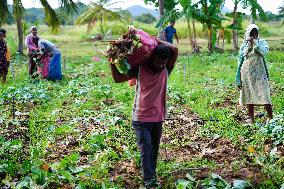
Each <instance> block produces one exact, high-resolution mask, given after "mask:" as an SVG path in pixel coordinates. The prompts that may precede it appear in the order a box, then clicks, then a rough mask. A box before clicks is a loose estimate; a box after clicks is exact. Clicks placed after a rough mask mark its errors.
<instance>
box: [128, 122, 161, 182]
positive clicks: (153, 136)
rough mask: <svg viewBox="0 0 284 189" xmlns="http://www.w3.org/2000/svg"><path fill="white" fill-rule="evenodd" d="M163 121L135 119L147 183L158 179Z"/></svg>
mask: <svg viewBox="0 0 284 189" xmlns="http://www.w3.org/2000/svg"><path fill="white" fill-rule="evenodd" d="M162 125H163V122H139V121H133V122H132V126H133V128H134V131H135V134H136V140H137V143H138V147H139V150H140V157H141V163H142V171H143V180H144V182H145V184H147V183H150V182H151V180H155V179H157V176H156V166H157V158H158V152H159V145H160V139H161V135H162Z"/></svg>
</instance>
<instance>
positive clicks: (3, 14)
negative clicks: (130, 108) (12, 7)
mask: <svg viewBox="0 0 284 189" xmlns="http://www.w3.org/2000/svg"><path fill="white" fill-rule="evenodd" d="M8 14H9V11H8V2H7V0H2V1H0V25H2V24H3V23H4V22H5V20H6V18H7V16H8Z"/></svg>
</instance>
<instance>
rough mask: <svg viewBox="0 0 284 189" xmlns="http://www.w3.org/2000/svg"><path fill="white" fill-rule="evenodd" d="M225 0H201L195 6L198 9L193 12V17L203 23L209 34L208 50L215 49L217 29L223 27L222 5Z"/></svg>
mask: <svg viewBox="0 0 284 189" xmlns="http://www.w3.org/2000/svg"><path fill="white" fill-rule="evenodd" d="M223 4H224V0H199V1H198V2H197V3H195V4H194V5H193V6H194V7H196V11H194V12H193V13H192V17H193V18H195V19H196V20H197V21H199V22H200V23H202V24H203V26H204V27H205V28H206V29H207V34H208V47H207V48H208V50H209V51H210V52H212V51H213V47H214V46H215V43H216V30H217V29H219V28H221V27H222V25H221V23H222V20H223V19H224V18H222V17H221V7H222V6H223Z"/></svg>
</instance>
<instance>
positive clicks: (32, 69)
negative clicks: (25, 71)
mask: <svg viewBox="0 0 284 189" xmlns="http://www.w3.org/2000/svg"><path fill="white" fill-rule="evenodd" d="M36 71H37V67H36V63H35V61H34V60H33V57H32V56H30V61H29V75H30V76H33V75H34V73H35V72H36Z"/></svg>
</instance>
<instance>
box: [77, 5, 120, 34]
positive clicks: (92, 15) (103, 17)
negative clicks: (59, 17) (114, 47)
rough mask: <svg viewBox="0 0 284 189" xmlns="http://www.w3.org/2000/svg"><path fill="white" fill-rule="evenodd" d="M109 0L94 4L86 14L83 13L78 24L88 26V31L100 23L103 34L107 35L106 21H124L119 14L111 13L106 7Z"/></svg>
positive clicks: (78, 19)
mask: <svg viewBox="0 0 284 189" xmlns="http://www.w3.org/2000/svg"><path fill="white" fill-rule="evenodd" d="M109 2H110V1H109V0H99V2H98V3H92V4H91V7H90V8H89V9H88V10H87V11H86V12H84V13H82V14H81V15H80V16H79V17H78V18H77V20H76V21H75V23H76V24H79V25H82V24H88V31H90V29H91V28H92V27H93V26H94V25H95V24H96V23H97V22H99V23H100V25H99V26H100V30H101V34H102V35H105V30H104V26H103V24H104V22H105V21H114V20H120V21H122V17H121V15H120V14H119V13H118V12H114V11H111V10H109V9H107V8H105V7H104V5H105V4H107V3H109Z"/></svg>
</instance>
